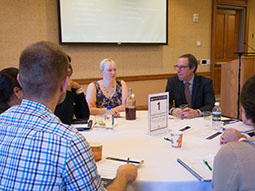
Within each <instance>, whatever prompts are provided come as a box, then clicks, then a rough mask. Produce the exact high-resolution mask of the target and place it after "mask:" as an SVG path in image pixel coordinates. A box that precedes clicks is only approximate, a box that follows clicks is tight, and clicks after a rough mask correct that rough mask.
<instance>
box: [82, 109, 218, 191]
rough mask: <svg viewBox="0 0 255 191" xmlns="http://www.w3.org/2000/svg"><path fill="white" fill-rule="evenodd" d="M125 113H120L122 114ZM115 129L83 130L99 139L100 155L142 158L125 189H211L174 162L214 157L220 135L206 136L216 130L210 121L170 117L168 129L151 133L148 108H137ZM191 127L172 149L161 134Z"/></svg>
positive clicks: (84, 133)
mask: <svg viewBox="0 0 255 191" xmlns="http://www.w3.org/2000/svg"><path fill="white" fill-rule="evenodd" d="M123 115H124V114H122V116H123ZM116 122H117V123H118V125H117V126H116V127H115V129H114V130H112V131H109V130H106V129H104V128H94V129H92V130H91V131H86V132H82V134H83V135H84V136H85V138H86V139H87V141H88V142H95V141H98V142H101V143H102V144H103V156H104V157H106V156H113V157H119V158H128V157H129V158H130V159H131V160H132V159H143V160H144V165H143V166H142V167H141V168H139V171H138V177H137V180H136V181H135V182H134V183H132V184H130V185H129V186H128V189H127V190H142V191H143V190H144V191H145V190H146V191H150V190H160V191H164V190H178V191H182V190H189V191H190V190H195V191H200V190H201V191H206V190H212V188H211V182H200V181H199V180H198V179H196V178H195V177H194V176H193V175H192V174H191V173H189V172H188V171H187V170H186V169H185V168H184V167H182V166H181V165H180V164H179V163H178V162H177V161H176V159H177V158H191V159H192V158H203V157H204V158H208V157H212V156H215V154H216V153H217V151H218V150H219V148H220V144H219V137H220V136H218V137H216V138H214V139H212V140H206V139H205V138H206V137H208V136H209V135H211V134H213V133H215V132H216V131H215V130H213V129H212V127H211V121H210V120H205V119H203V118H196V119H191V120H187V119H184V120H180V119H169V123H168V127H169V132H167V133H165V134H160V135H155V136H150V135H148V133H147V128H148V127H147V111H138V112H137V119H136V120H135V121H127V120H125V118H124V117H123V118H117V119H116ZM187 125H189V126H191V128H190V129H189V130H186V131H184V135H183V146H182V147H181V148H173V147H172V146H171V143H170V142H169V141H166V140H164V137H166V136H168V137H169V134H170V131H172V130H179V129H181V128H183V127H185V126H187Z"/></svg>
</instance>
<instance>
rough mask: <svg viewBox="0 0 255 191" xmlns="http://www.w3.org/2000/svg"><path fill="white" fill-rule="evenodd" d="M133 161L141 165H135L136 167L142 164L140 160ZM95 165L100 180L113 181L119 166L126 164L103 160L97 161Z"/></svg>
mask: <svg viewBox="0 0 255 191" xmlns="http://www.w3.org/2000/svg"><path fill="white" fill-rule="evenodd" d="M132 160H133V159H132ZM135 161H139V162H141V164H135V165H136V166H137V167H140V166H141V165H142V164H143V161H140V160H135ZM96 164H97V168H98V173H99V174H100V175H101V177H102V178H105V179H113V178H115V177H116V172H117V169H118V168H119V166H120V165H123V164H127V163H126V162H122V161H116V160H109V159H106V158H104V159H102V160H101V161H98V162H97V163H96Z"/></svg>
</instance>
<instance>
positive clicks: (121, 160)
mask: <svg viewBox="0 0 255 191" xmlns="http://www.w3.org/2000/svg"><path fill="white" fill-rule="evenodd" d="M106 159H108V160H115V161H120V162H129V163H135V164H141V163H143V160H142V161H134V160H130V159H129V158H128V160H126V159H120V158H114V157H106Z"/></svg>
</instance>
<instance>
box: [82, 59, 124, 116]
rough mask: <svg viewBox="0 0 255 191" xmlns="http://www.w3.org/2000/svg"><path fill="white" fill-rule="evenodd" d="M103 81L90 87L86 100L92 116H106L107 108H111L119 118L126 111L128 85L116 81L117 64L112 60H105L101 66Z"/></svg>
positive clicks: (93, 83) (95, 82)
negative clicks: (120, 113)
mask: <svg viewBox="0 0 255 191" xmlns="http://www.w3.org/2000/svg"><path fill="white" fill-rule="evenodd" d="M99 68H100V72H101V74H102V76H103V79H102V80H99V81H94V82H92V83H90V84H89V85H88V88H87V93H86V98H87V101H88V104H89V109H90V112H91V114H94V115H97V114H104V113H105V112H106V107H107V106H111V109H112V112H113V113H114V115H115V116H116V117H117V116H119V112H121V111H125V100H126V98H127V85H126V83H125V82H124V81H123V80H121V81H120V80H116V70H117V69H116V64H115V62H114V61H113V60H111V59H108V58H107V59H104V60H102V61H101V62H100V65H99Z"/></svg>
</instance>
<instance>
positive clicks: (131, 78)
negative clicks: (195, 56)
mask: <svg viewBox="0 0 255 191" xmlns="http://www.w3.org/2000/svg"><path fill="white" fill-rule="evenodd" d="M197 74H198V75H201V76H210V72H198V73H197ZM174 75H176V74H173V73H172V74H151V75H137V76H120V77H117V79H118V80H124V81H125V82H133V81H147V80H165V79H168V78H169V77H172V76H174ZM100 79H102V78H86V79H85V78H84V79H73V80H74V81H75V82H77V83H79V84H81V85H87V84H89V83H91V82H93V81H97V80H100Z"/></svg>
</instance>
